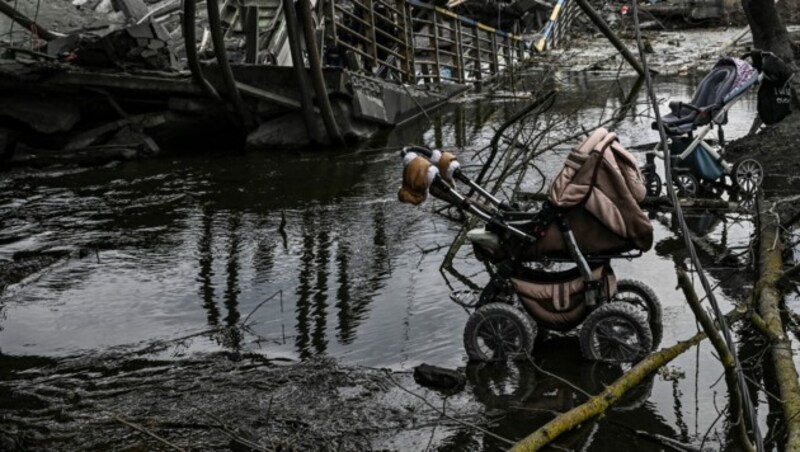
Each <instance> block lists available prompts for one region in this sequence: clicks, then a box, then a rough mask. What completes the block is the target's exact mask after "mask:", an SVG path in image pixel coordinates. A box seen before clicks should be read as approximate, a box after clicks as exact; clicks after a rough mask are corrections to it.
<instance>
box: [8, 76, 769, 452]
mask: <svg viewBox="0 0 800 452" xmlns="http://www.w3.org/2000/svg"><path fill="white" fill-rule="evenodd" d="M566 82H568V84H565V87H564V89H565V92H564V93H562V94H561V95H560V97H559V100H558V103H557V105H556V107H555V110H554V112H560V113H561V114H567V113H568V112H569V116H570V119H569V120H570V121H571V123H570V124H572V125H573V127H575V128H577V127H580V126H581V125H582V126H584V127H586V128H591V127H593V125H594V124H597V122H598V118H601V117H602V118H605V117H608V115H609V114H610V112H611V110H613V109H614V108H617V107H618V106H619V105H620V103H621V102H622V100H621V99H624V98H625V96H626V95H627V91H626V90H628V89H630V87H631V86H632V85H633V81H632V80H624V81H623V83H622V84H621V85H619V84H618V82H615V81H612V80H602V79H600V80H598V79H593V78H592V77H591V76H580V77H576V78H571V79H569V80H567V81H566ZM696 82H697V80H694V79H691V78H684V79H667V80H660V81H658V93H659V96H660V97H666V98H681V99H688V98H690V97H691V94H692V92H693V90H694V88H693V87H694V84H695V83H696ZM637 98H638V102H639V103H640V104H641V105H640V107H638V112H639V113H641V114H643V115H645V116H646V115H647V111H648V108H647V107H646V99H645V97H644V91H640V92H639V93H638V94H637ZM505 102H506V101H499V100H496V101H489V100H482V101H465V102H461V103H458V104H457V105H454V106H452V107H450V108H448V109H446V110H444V111H443V112H442V114H441V115H437V116H436V118H434V120H433V121H432V123H424V124H418V125H416V126H413V127H409V128H405V129H403V130H396V131H393V132H392V133H390V134H389V135H388V136H387V137H385V138H383V139H381V140H377V141H376V143H372V144H369V145H365V146H362V148H361V149H358V150H353V151H348V152H334V153H322V152H315V151H314V150H308V151H306V152H299V153H285V152H275V153H269V154H268V153H261V154H255V153H249V154H237V153H227V152H224V151H220V150H217V149H197V150H191V151H190V150H187V152H186V153H184V154H183V155H180V156H175V155H173V156H164V157H161V158H157V159H152V160H144V161H137V162H129V163H125V164H121V165H117V166H111V167H106V168H99V169H87V170H70V171H62V170H47V171H42V172H28V171H15V172H12V173H9V174H4V175H2V176H0V218H2V227H0V259H11V258H12V257H13V256H14V254H15V253H18V252H20V251H31V252H32V251H45V250H67V251H69V257H68V258H64V259H61V260H60V261H59V262H58V263H57V264H55V265H53V266H52V267H50V268H47V269H46V270H45V271H43V272H41V273H39V274H36V275H34V276H33V277H30V278H28V279H26V280H25V281H23V282H22V283H21V284H17V285H14V286H11V287H9V288H8V289H7V290H6V291H5V292H4V293H3V294H2V295H0V351H1V352H2V353H3V354H4V355H13V356H46V357H64V356H74V355H81V354H83V353H89V352H94V351H98V350H104V349H107V348H109V347H115V346H131V345H134V346H135V345H137V344H147V343H149V342H152V341H154V340H169V339H173V338H179V337H182V336H187V335H192V334H193V333H197V332H201V331H204V330H207V329H209V328H214V327H218V326H225V325H235V324H237V323H239V322H241V321H243V320H244V319H248V323H249V324H252V332H253V333H254V334H248V335H244V336H241V335H234V336H230V335H215V334H212V335H208V336H198V337H195V338H193V339H191V340H189V341H185V343H184V345H183V346H182V347H181V348H180V349H179V350H173V351H172V352H171V356H173V357H181V356H190V355H192V354H193V353H197V352H208V351H217V350H235V351H256V352H258V353H262V354H265V355H266V356H268V357H288V358H296V359H307V358H310V357H313V356H319V355H326V356H332V357H335V358H337V359H339V360H341V361H343V362H345V363H351V364H359V365H366V366H375V367H389V368H392V369H396V370H406V369H410V368H412V367H413V366H415V365H417V364H419V363H421V362H427V363H431V364H436V365H440V366H448V367H456V366H464V365H465V364H466V357H465V354H464V350H463V345H462V331H463V327H464V324H465V322H466V319H467V314H466V313H465V311H464V310H463V309H461V308H459V307H458V306H456V305H455V304H453V303H452V302H450V301H449V299H448V294H449V292H450V289H449V288H448V286H447V284H446V282H445V278H444V277H443V276H442V274H440V273H439V265H440V263H441V261H442V259H443V257H444V253H445V252H446V249H447V246H448V245H449V244H450V242H451V241H452V239H453V237H454V236H455V235H456V233H457V231H458V226H457V225H455V224H454V223H452V222H449V221H448V220H446V219H444V218H442V217H440V216H437V215H434V214H433V212H432V211H433V210H434V209H435V208H436V207H437V204H436V203H427V204H426V205H424V206H423V207H416V208H415V207H411V206H407V205H403V204H400V203H399V202H397V200H396V193H397V189H398V187H399V183H400V163H399V159H398V157H397V152H396V148H397V146H402V145H404V144H408V143H425V144H428V145H432V146H445V147H457V148H462V151H461V152H462V153H464V154H466V155H471V154H472V153H473V152H475V151H477V150H479V149H481V148H483V147H484V146H485V145H486V144H488V142H489V140H490V139H491V137H492V134H493V130H494V129H495V128H496V127H497V126H498V124H499V123H500V122H502V120H503V116H504V114H505V113H506V112H509V111H513V106H509V105H508V104H506V103H505ZM517 106H518V105H517ZM754 111H755V100H754V96H748V97H746V99H745V100H744V101H742V102H741V103H740V104H738V105H737V106H736V107H735V108H734V109H733V110H732V111H731V115H730V124H729V125H728V126H727V128H726V131H727V132H728V134H727V137H728V138H735V137H736V136H740V135H742V134H743V133H744V132H745V131H746V130H747V128H749V125H750V122H751V120H752V117H753V115H754ZM573 112H574V113H573ZM650 121H651V119H649V118H647V117H643V116H641V115H635V114H634V113H631V114H629V115H628V116H627V117H626V119H624V120H623V121H622V122H620V123H618V124H616V126H615V130H616V131H617V133H618V134H619V135H620V137H621V140H622V143H623V144H624V145H628V146H634V145H640V144H645V143H652V142H654V141H655V140H656V139H657V134H656V132H654V131H652V130H651V129H650ZM568 148H569V146H564V147H562V148H559V149H558V150H556V151H554V152H552V153H549V154H546V155H545V156H543V157H542V160H541V162H539V164H540V166H541V168H542V169H543V171H544V173H545V174H548V175H552V174H553V173H554V172H555V171H557V170H558V168H559V167H560V165H561V162H562V161H563V158H564V155H565V152H566V151H567V150H568ZM641 158H642V160H643V156H641ZM527 185H529V186H534V185H536V184H535V183H534V181H528V184H527ZM282 218H285V228H284V229H283V232H281V229H280V225H281V222H282ZM690 220H692V221H691V222H692V223H694V224H695V226H696V228H697V232H698V233H699V234H700V235H706V234H707V236H708V238H709V240H710V241H711V242H712V243H715V244H725V245H726V246H729V247H744V246H746V245H747V243H748V240H749V234H750V232H751V224H750V223H749V220H748V219H747V218H739V217H736V218H733V217H723V216H716V215H714V214H712V213H705V214H703V215H700V216H696V217H692V218H690ZM670 223H671V220H670V218H669V215H666V214H659V215H658V216H654V225H655V234H656V235H655V237H656V239H655V246H654V249H653V250H651V251H650V252H648V253H646V254H645V255H644V256H642V257H641V258H639V259H635V260H631V261H624V260H623V261H615V262H614V268H615V271H616V274H617V275H618V277H621V278H629V279H638V280H641V281H644V282H646V283H647V284H648V285H650V286H651V287H652V288H653V289H654V291H655V292H656V294H657V295H658V296H659V297H660V299H661V302H662V304H663V307H664V324H665V332H664V338H663V340H662V345H671V344H673V343H675V342H676V341H677V340H682V339H686V338H688V337H689V336H691V335H693V334H694V333H695V332H696V327H695V322H694V317H693V316H692V313H691V311H690V309H689V308H688V307H687V306H686V305H685V303H684V302H683V301H682V300H683V298H682V296H681V294H680V293H679V292H677V291H676V290H675V285H676V278H675V276H674V266H675V264H676V263H682V262H685V260H686V255H685V252H684V250H683V245H682V239H680V238H678V237H676V236H675V234H674V232H673V231H674V228H672V227H671V224H670ZM740 251H741V250H740ZM462 254H463V256H461V257H462V258H460V259H458V261H457V268H458V270H459V271H460V272H461V273H463V274H465V275H468V276H470V277H473V278H474V279H475V280H476V281H478V282H484V281H486V276H485V275H484V274H483V272H482V266H481V265H479V263H478V262H476V261H475V260H474V259H472V258H470V256H469V255H467V253H462ZM701 254H702V253H701ZM705 257H706V258H708V256H705ZM706 265H707V266H708V267H709V269H708V270H709V273H710V276H711V283H712V284H713V285H715V286H716V285H718V284H719V288H718V289H717V290H718V292H719V296H720V297H721V299H722V301H723V305H724V306H723V309H724V310H727V309H728V308H729V307H730V306H731V304H730V303H731V301H732V300H733V299H735V298H737V297H738V298H743V297H745V296H746V295H747V288H746V287H742V285H741V281H742V279H741V278H738V279H737V278H736V276H741V275H739V270H738V269H736V268H730V267H724V266H721V265H719V264H717V263H714V262H713V261H710V260H708V261H707V263H706ZM731 278H733V279H731ZM450 281H452V282H453V284H454V285H455V287H457V288H458V287H461V286H458V284H457V282H456V281H455V280H454V279H453V278H450ZM270 297H271V298H270ZM265 300H268V301H265ZM541 347H543V349H542V350H537V351H536V352H535V358H536V361H537V363H538V364H539V365H540V366H542V367H544V368H546V369H548V370H549V371H550V372H553V373H556V374H558V375H560V376H561V377H562V378H565V379H567V380H570V381H574V382H576V384H577V385H579V386H582V387H583V385H584V384H586V385H588V386H587V388H588V389H590V392H597V391H599V390H600V389H602V384H598V382H605V383H608V382H610V381H611V379H613V376H614V375H616V374H615V372H617V371H616V370H614V369H611V370H608V369H605V370H603V369H600V370H597V369H598V367H597V366H595V365H592V364H591V363H586V362H583V361H581V359H580V358H579V353H578V351H577V342H576V341H575V340H574V338H569V337H567V338H556V339H555V340H554V341H548V342H544V343H543V344H542V345H541ZM699 350H700V351H699V352H698V354H695V353H694V352H692V353H688V354H686V355H684V356H683V357H681V358H679V359H678V360H677V361H675V362H674V363H673V365H671V366H670V368H671V369H673V370H674V371H675V372H674V375H673V376H675V375H678V376H680V374H681V373H683V376H682V377H676V378H674V379H669V378H663V377H661V376H656V377H654V378H653V383H652V388H651V390H650V391H649V397H647V391H646V393H645V394H644V397H643V398H642V399H641V400H640V402H641V403H640V404H637V406H634V407H633V408H630V411H621V412H618V413H615V414H613V415H611V416H609V417H608V418H607V420H606V421H604V422H602V423H601V424H600V427H599V428H598V427H597V425H596V424H591V425H590V426H589V427H591V428H590V431H587V432H578V433H576V434H575V435H572V436H571V437H570V438H573V439H574V438H577V439H574V441H575V444H574V445H569V446H568V447H579V445H580V444H584V443H585V444H588V445H589V447H588V449H585V450H619V449H618V448H617V446H615V445H619V444H621V443H620V441H621V438H625V441H628V442H627V443H626V444H636V445H638V446H637V448H636V450H660V449H659V448H658V447H656V446H655V444H657V443H655V442H652V441H650V442H648V441H644V442H642V441H643V440H642V438H641V437H637V435H635V434H634V433H632V430H631V428H630V426H633V427H634V429H641V430H646V431H649V432H651V433H658V434H660V435H665V436H668V437H672V438H678V439H680V440H681V441H684V442H688V443H694V444H696V445H698V444H699V443H700V442H701V439H702V437H703V436H704V434H705V432H706V430H708V429H709V428H710V427H711V426H712V425H713V424H714V422H715V419H716V417H717V413H716V411H715V403H716V405H717V406H719V407H720V409H721V407H722V406H724V405H725V403H726V400H725V397H724V396H723V395H722V394H723V393H724V391H725V390H724V387H722V386H720V385H719V384H717V385H716V386H714V384H715V382H716V381H717V379H718V378H719V376H720V371H721V368H720V366H719V365H718V364H717V363H716V361H714V359H713V357H712V355H711V351H710V347H709V346H708V344H704V345H702V346H701V347H700V348H699ZM3 359H4V358H3V355H0V364H2V360H3ZM470 372H471V373H470V378H471V381H472V382H473V384H474V387H475V388H478V389H476V391H477V392H476V394H475V396H476V398H477V399H478V400H480V401H481V402H483V403H485V405H486V407H487V410H501V412H502V411H503V410H507V409H509V407H508V401H507V400H503V401H502V402H501V403H499V406H498V402H497V400H496V399H492V398H491V397H489V396H488V395H487V394H486V393H484V394H480V392H481V391H483V389H481V388H489V387H491V385H489V384H488V383H485V382H486V381H487V379H491V378H501V377H502V378H506V377H508V375H506V374H504V373H503V371H502V370H500V371H498V370H491V369H490V370H486V369H478V370H475V366H471V367H470ZM597 372H600V373H601V374H602V373H606V374H608V373H609V372H610V375H611V376H610V377H609V376H606V377H604V378H599V377H598V378H595V377H593V376H594V375H596V374H597ZM535 373H536V372H534V371H533V370H531V369H530V368H528V367H523V368H522V369H517V370H514V369H512V373H511V374H510V375H511V377H512V378H511V380H512V383H513V384H512V385H511V389H512V391H523V392H524V394H519V393H518V394H517V395H516V396H515V397H514V400H515V401H516V402H515V403H518V404H519V406H516V408H513V410H512V411H513V412H511V413H506V414H508V415H507V416H505V418H503V419H501V420H500V421H498V427H497V432H498V433H500V434H502V435H504V436H507V437H511V438H518V437H521V436H524V435H525V434H526V433H527V432H530V431H531V430H532V427H533V426H534V425H535V424H536V423H537V422H538V423H541V422H542V418H541V416H542V414H541V413H538V414H537V410H541V409H546V410H558V411H561V410H563V409H564V407H565V406H568V405H570V404H572V403H573V402H574V400H575V399H577V398H580V397H579V395H578V394H573V395H572V396H570V395H569V394H570V391H571V389H569V388H568V387H564V385H563V384H559V383H558V382H557V380H553V379H552V378H548V377H542V376H541V375H540V376H539V377H535V376H532V374H535ZM498 375H499V376H498ZM587 375H588V376H592V378H589V379H588V380H587ZM533 380H536V381H544V382H545V383H544V384H543V385H541V384H534V383H533V382H532V381H533ZM520 381H521V383H519V382H520ZM553 385H555V386H553ZM717 393H719V394H717ZM520 407H522V408H520ZM525 407H527V408H525ZM621 423H622V424H625V425H627V426H628V427H624V428H623V427H620V426H619V425H618V424H621ZM584 430H585V429H584ZM620 435H621V436H620ZM568 441H573V440H568ZM709 441H711V442H714V441H716V440H715V439H714V438H711V439H709ZM707 443H708V442H707ZM483 445H484V447H486V448H492V447H494V446H493V444H492V443H491V440H486V442H485V443H484V444H483Z"/></svg>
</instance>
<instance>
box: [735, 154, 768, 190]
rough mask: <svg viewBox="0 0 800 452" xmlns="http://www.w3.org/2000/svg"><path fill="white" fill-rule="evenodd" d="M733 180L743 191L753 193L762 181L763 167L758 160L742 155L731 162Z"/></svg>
mask: <svg viewBox="0 0 800 452" xmlns="http://www.w3.org/2000/svg"><path fill="white" fill-rule="evenodd" d="M731 175H732V176H733V182H734V183H735V184H736V186H737V187H739V189H740V190H742V191H743V192H745V193H755V192H756V190H758V187H760V186H761V183H762V182H763V181H764V167H762V166H761V163H759V161H758V160H756V159H754V158H750V157H744V158H741V159H739V160H737V161H736V163H734V164H733V171H732V172H731Z"/></svg>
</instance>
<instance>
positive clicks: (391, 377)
mask: <svg viewBox="0 0 800 452" xmlns="http://www.w3.org/2000/svg"><path fill="white" fill-rule="evenodd" d="M385 373H386V376H387V377H389V380H390V381H391V382H392V383H394V384H395V385H396V386H397V387H398V388H400V389H401V390H403V391H404V392H406V393H408V394H411V395H412V396H414V397H416V398H418V399H420V400H422V402H423V403H424V404H425V405H428V406H429V407H431V408H432V409H433V410H434V411H436V412H437V413H439V414H441V415H442V416H444V417H446V418H447V419H450V420H451V421H454V422H458V423H459V424H461V425H464V426H466V427H469V428H472V429H475V430H477V431H479V432H481V433H483V434H484V435H489V436H491V437H492V438H495V439H497V440H500V441H503V442H504V443H506V444H508V445H514V441H511V440H510V439H508V438H503V437H502V436H500V435H498V434H496V433H492V432H490V431H489V430H486V429H485V428H483V427H479V426H477V425H475V424H471V423H469V422H467V421H463V420H461V419H458V418H455V417H452V416H450V415H449V414H446V413H444V412H443V411H442V410H440V409H439V408H438V407H436V406H435V405H433V404H432V403H430V402H429V401H428V399H426V398H425V397H422V396H421V395H419V394H417V393H415V392H414V391H411V390H410V389H407V388H406V387H405V386H403V385H401V384H400V383H399V382H398V381H397V380H395V379H394V377H393V376H392V374H391V372H390V371H388V370H387V371H385Z"/></svg>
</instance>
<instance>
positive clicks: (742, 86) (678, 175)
mask: <svg viewBox="0 0 800 452" xmlns="http://www.w3.org/2000/svg"><path fill="white" fill-rule="evenodd" d="M747 56H751V57H752V58H753V61H754V64H753V65H751V64H750V63H748V62H746V61H744V60H742V59H738V58H730V57H726V58H722V59H720V60H719V61H718V62H717V64H715V65H714V67H713V68H712V70H711V72H709V74H708V75H706V77H705V78H704V79H703V80H702V81H701V82H700V85H699V86H698V88H697V91H696V92H695V94H694V97H693V98H692V101H691V102H689V103H684V102H680V101H671V102H670V103H669V108H670V110H671V111H670V113H669V114H667V115H665V116H664V117H663V118H662V120H663V123H664V127H665V129H666V133H667V139H668V140H669V142H668V145H669V146H670V151H671V155H672V159H671V160H672V161H671V162H669V163H670V164H671V165H672V177H673V183H674V186H675V188H676V190H677V192H678V194H679V195H680V196H685V197H694V196H696V195H697V194H698V193H699V192H700V188H701V184H702V185H704V186H722V187H724V188H726V189H728V188H732V189H733V191H734V192H737V193H740V194H744V195H749V194H752V193H754V192H755V191H756V190H758V188H759V187H760V186H761V183H762V182H763V180H764V168H763V166H762V165H761V163H760V162H759V161H758V160H757V159H755V158H753V157H750V156H744V157H741V158H739V159H737V160H736V161H734V162H732V163H731V162H728V161H726V160H725V159H724V155H725V135H724V132H723V129H722V126H723V125H725V124H727V122H728V111H729V110H730V109H731V108H732V107H733V105H734V104H736V102H738V101H739V100H740V99H741V98H742V97H743V96H744V94H745V93H746V92H747V91H748V90H750V89H751V88H753V87H754V86H756V85H757V84H759V82H760V81H761V80H762V79H763V78H765V77H766V79H767V80H768V81H772V82H775V81H777V82H778V85H782V86H783V87H786V86H788V78H787V77H785V76H784V75H785V74H787V73H788V70H787V71H783V70H781V69H780V68H781V67H783V68H785V64H783V62H782V61H780V59H779V58H778V57H776V56H775V55H774V54H771V53H768V52H761V51H754V52H751V53H750V54H748V55H747ZM776 60H777V61H776ZM767 62H769V64H765V63H767ZM775 68H778V69H775ZM762 69H763V71H762ZM768 69H769V70H768ZM776 86H777V85H776ZM763 88H765V87H764V86H762V90H763ZM775 93H777V94H780V93H779V90H777V89H776V90H775ZM761 94H762V93H761V90H760V91H759V104H761V99H762V95H761ZM759 110H761V108H760V109H759ZM762 116H764V115H762ZM781 119H782V118H781ZM715 125H716V126H717V134H718V142H717V144H716V145H714V144H713V143H712V142H710V141H708V140H706V136H707V135H708V134H709V133H710V132H711V130H712V129H713V128H714V126H715ZM653 129H655V130H658V124H656V123H655V122H654V123H653ZM660 149H661V143H658V145H657V147H656V148H655V149H654V150H653V151H651V152H648V153H647V155H646V164H645V166H644V167H642V169H641V170H642V174H643V175H644V177H645V181H646V185H647V194H648V195H649V196H658V195H660V194H661V187H662V180H661V177H660V176H659V175H658V174H657V173H656V167H655V158H656V157H658V158H661V159H663V158H664V154H663V152H661V151H660ZM726 176H727V177H728V178H730V181H731V183H730V184H727V183H726Z"/></svg>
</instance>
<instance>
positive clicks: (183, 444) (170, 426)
mask: <svg viewBox="0 0 800 452" xmlns="http://www.w3.org/2000/svg"><path fill="white" fill-rule="evenodd" d="M226 333H230V331H227V332H223V331H220V332H218V333H217V334H219V335H224V334H226ZM188 340H189V339H187V341H188ZM172 345H173V346H172V347H171V348H170V351H172V352H175V351H177V350H178V349H179V348H180V344H172ZM153 347H155V348H158V346H157V345H154V346H153ZM148 350H150V351H152V348H149V349H148ZM162 351H163V350H162ZM2 359H3V360H4V361H6V362H7V363H8V364H9V366H8V367H10V368H8V367H7V368H4V370H3V372H2V373H0V401H2V403H0V406H2V407H3V408H0V413H2V416H0V419H1V420H0V426H1V427H0V449H2V450H4V451H5V450H12V451H13V450H110V449H115V450H158V449H163V448H164V447H165V444H166V442H169V443H172V444H174V445H176V446H178V447H180V448H184V449H191V450H221V449H229V448H230V449H233V450H259V448H261V449H269V450H287V449H289V450H320V449H328V450H370V449H376V448H377V449H383V448H392V449H398V450H402V449H405V450H411V449H415V450H420V449H422V448H424V447H425V441H427V440H428V438H427V436H426V435H425V434H422V433H419V432H420V431H425V430H427V431H428V433H430V429H431V428H432V427H433V426H434V425H438V426H439V428H440V429H441V432H447V431H448V430H452V427H454V426H460V427H463V425H461V424H458V423H457V422H456V421H454V420H452V419H446V418H444V419H443V418H442V416H441V414H440V413H439V412H437V410H435V409H433V408H431V406H428V405H427V404H425V403H424V402H423V401H422V400H421V399H419V398H417V397H415V396H413V395H411V394H410V393H408V392H405V391H404V390H403V389H402V388H401V386H402V387H408V388H411V389H412V390H413V391H415V392H419V393H420V394H421V395H422V396H424V397H425V398H426V399H428V400H430V402H431V403H432V404H434V405H435V406H438V407H442V406H443V400H444V397H443V396H442V395H441V394H437V393H432V392H429V391H425V390H423V389H421V388H419V387H417V386H416V385H415V383H414V382H413V379H412V378H411V376H410V375H409V374H398V373H395V374H392V373H389V372H386V371H382V370H377V369H366V368H355V367H344V366H341V365H339V364H337V363H336V362H334V361H333V360H326V359H319V360H313V361H309V362H304V363H291V362H285V361H270V360H267V359H265V358H264V357H263V356H260V355H239V354H236V353H226V354H217V355H210V356H207V357H194V358H192V359H187V360H177V361H175V360H159V359H153V358H152V356H151V357H150V358H145V357H141V356H137V354H136V353H132V354H131V355H128V354H127V353H125V354H115V353H114V352H113V351H112V352H108V353H105V354H103V355H99V356H91V357H81V358H74V359H65V360H58V361H51V360H46V359H31V358H13V357H11V358H9V357H2ZM14 374H16V376H15V379H14V380H13V381H9V380H8V379H9V377H10V376H11V375H14ZM9 406H16V407H17V410H16V411H15V412H13V413H9V411H7V408H6V407H9ZM447 406H448V409H449V410H451V413H452V416H453V417H454V418H457V419H461V420H463V421H468V422H469V423H473V422H477V423H482V422H483V418H482V416H481V415H480V414H479V412H478V405H477V404H475V403H474V402H470V401H469V399H468V397H465V396H456V397H452V398H449V399H448V400H447ZM134 426H138V427H139V429H137V428H136V427H134ZM144 431H148V432H150V433H152V434H153V435H155V436H158V437H160V438H162V439H163V440H161V441H160V440H158V439H156V438H155V437H154V436H152V435H148V434H147V433H144ZM415 431H417V432H418V433H417V434H416V435H415V434H414V433H413V432H415ZM447 436H449V435H447V434H446V433H445V434H444V435H443V436H442V437H439V438H438V439H437V440H436V441H435V442H434V444H440V445H441V444H443V443H447V442H448V439H447ZM256 445H257V446H256Z"/></svg>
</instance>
